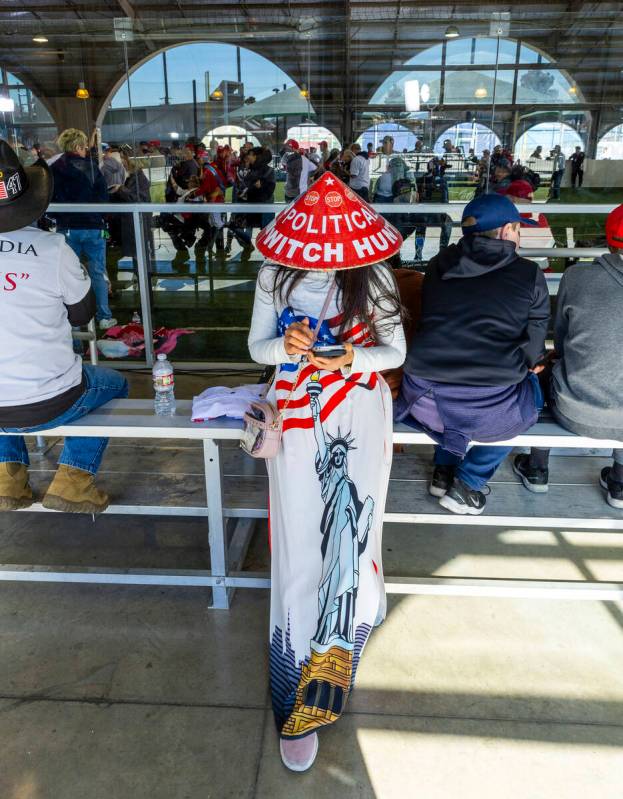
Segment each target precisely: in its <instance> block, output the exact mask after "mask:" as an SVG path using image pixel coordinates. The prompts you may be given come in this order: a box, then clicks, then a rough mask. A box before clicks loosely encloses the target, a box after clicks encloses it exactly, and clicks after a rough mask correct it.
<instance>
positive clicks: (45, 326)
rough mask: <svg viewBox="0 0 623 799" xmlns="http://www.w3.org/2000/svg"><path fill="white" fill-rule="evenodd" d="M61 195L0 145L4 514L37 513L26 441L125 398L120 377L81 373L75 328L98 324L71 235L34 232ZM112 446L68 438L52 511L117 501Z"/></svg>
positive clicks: (46, 173) (48, 503) (38, 168)
mask: <svg viewBox="0 0 623 799" xmlns="http://www.w3.org/2000/svg"><path fill="white" fill-rule="evenodd" d="M51 195H52V175H51V173H50V170H49V169H48V167H47V165H46V163H45V161H38V162H37V163H36V164H35V165H33V166H32V167H27V168H23V167H22V166H21V165H20V163H19V160H18V158H17V156H16V155H15V153H14V152H13V151H12V150H11V148H10V147H9V145H8V144H7V143H6V142H4V141H1V140H0V339H1V340H2V347H0V433H5V434H6V433H8V434H10V435H0V510H16V509H18V508H27V507H29V506H30V505H32V503H33V501H34V499H33V493H32V489H31V488H30V485H29V481H28V451H27V449H26V444H25V441H24V438H23V436H22V435H21V433H24V432H33V431H39V430H46V429H50V428H54V427H59V426H61V425H64V424H68V423H69V422H72V421H74V420H76V419H79V418H80V417H82V416H85V415H86V414H87V413H88V412H89V411H91V410H94V409H95V408H98V407H99V406H100V405H103V404H104V403H105V402H108V400H111V399H115V398H116V397H126V396H127V392H128V386H127V383H126V381H125V378H123V377H122V376H121V375H120V374H118V373H117V372H113V371H112V370H111V369H102V368H98V367H94V366H86V365H84V366H83V364H82V359H81V358H80V356H79V355H76V354H75V353H74V351H73V347H72V336H71V327H72V325H84V324H87V322H89V320H90V319H92V318H93V315H94V313H95V298H94V295H93V291H92V289H91V281H90V280H89V277H88V275H87V274H86V272H85V271H84V269H83V268H82V266H81V264H80V261H79V260H78V258H77V256H76V255H75V253H74V252H73V251H72V249H71V248H70V247H69V246H68V244H67V243H66V241H65V239H64V237H63V236H61V235H59V234H57V233H47V232H45V231H42V230H39V229H38V228H36V227H32V225H33V224H34V223H35V222H36V220H37V219H38V218H39V217H40V216H42V214H43V213H44V212H45V210H46V208H47V206H48V203H49V202H50V197H51ZM106 444H107V439H106V438H76V437H69V438H66V439H65V446H64V447H63V451H62V453H61V456H60V459H59V468H58V471H57V472H56V475H55V477H54V480H53V481H52V484H51V485H50V487H49V488H48V490H47V493H46V495H45V497H44V499H43V505H44V507H46V508H50V509H52V510H60V511H65V512H66V513H99V512H101V511H103V510H104V509H105V508H106V507H107V505H108V497H107V496H106V494H104V493H103V492H102V491H99V490H98V489H97V488H96V487H95V485H94V476H95V473H96V472H97V469H98V467H99V464H100V462H101V460H102V455H103V454H104V450H105V449H106Z"/></svg>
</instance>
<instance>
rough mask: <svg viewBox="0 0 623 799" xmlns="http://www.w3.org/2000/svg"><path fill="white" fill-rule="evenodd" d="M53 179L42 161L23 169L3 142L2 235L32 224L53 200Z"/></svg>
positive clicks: (0, 157)
mask: <svg viewBox="0 0 623 799" xmlns="http://www.w3.org/2000/svg"><path fill="white" fill-rule="evenodd" d="M53 189H54V180H53V178H52V173H51V172H50V169H49V167H48V165H47V164H46V162H45V161H44V160H43V159H42V158H40V159H39V160H38V161H36V162H35V163H34V164H33V165H32V166H27V167H23V166H22V165H21V164H20V162H19V158H18V157H17V155H16V154H15V151H14V150H13V149H12V147H11V146H10V145H9V144H7V142H5V141H4V140H3V139H0V233H8V232H9V231H11V230H19V229H20V228H23V227H27V226H28V225H32V223H33V222H36V221H37V219H39V217H40V216H42V215H43V214H44V213H45V210H46V208H47V207H48V205H49V204H50V200H51V199H52V191H53Z"/></svg>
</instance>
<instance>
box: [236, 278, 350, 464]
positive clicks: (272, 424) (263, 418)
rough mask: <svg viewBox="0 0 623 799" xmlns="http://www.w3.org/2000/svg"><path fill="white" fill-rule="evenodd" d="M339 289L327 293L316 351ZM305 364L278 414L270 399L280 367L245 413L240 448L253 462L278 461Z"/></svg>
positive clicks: (301, 363)
mask: <svg viewBox="0 0 623 799" xmlns="http://www.w3.org/2000/svg"><path fill="white" fill-rule="evenodd" d="M335 289H336V285H335V282H333V283H332V284H331V288H330V289H329V291H328V293H327V297H326V299H325V301H324V305H323V306H322V310H321V311H320V316H319V317H318V322H317V324H316V327H315V328H314V337H313V341H312V347H313V346H314V344H315V343H316V339H317V338H318V335H319V333H320V327H321V325H322V323H323V322H324V320H325V317H326V315H327V311H328V310H329V305H330V303H331V300H332V299H333V295H334V293H335ZM303 363H304V359H303V358H302V359H301V361H300V363H299V365H298V369H297V371H296V380H295V381H294V383H293V384H292V388H291V389H290V393H289V395H288V397H287V399H286V401H285V402H284V403H283V407H282V409H281V410H277V407H276V406H275V405H273V404H272V402H269V401H268V400H267V399H266V396H267V394H268V392H269V391H270V387H271V386H272V384H273V382H274V381H275V380H276V376H277V371H278V368H279V367H277V368H276V369H275V374H274V375H273V378H272V380H271V381H270V383H269V384H268V385H267V386H266V391H265V392H264V396H263V397H260V398H259V399H258V400H255V401H254V402H252V403H251V404H250V406H249V410H248V411H247V412H246V413H245V415H244V428H243V431H242V437H241V439H240V446H241V448H242V449H243V450H244V451H245V452H246V453H247V455H250V456H251V457H252V458H265V459H269V458H274V457H276V455H277V453H278V452H279V448H280V446H281V437H282V435H283V417H284V414H285V412H286V411H287V410H288V405H289V404H290V400H291V399H292V397H293V396H294V393H295V391H296V389H297V388H298V387H299V383H300V380H301V366H302V365H303Z"/></svg>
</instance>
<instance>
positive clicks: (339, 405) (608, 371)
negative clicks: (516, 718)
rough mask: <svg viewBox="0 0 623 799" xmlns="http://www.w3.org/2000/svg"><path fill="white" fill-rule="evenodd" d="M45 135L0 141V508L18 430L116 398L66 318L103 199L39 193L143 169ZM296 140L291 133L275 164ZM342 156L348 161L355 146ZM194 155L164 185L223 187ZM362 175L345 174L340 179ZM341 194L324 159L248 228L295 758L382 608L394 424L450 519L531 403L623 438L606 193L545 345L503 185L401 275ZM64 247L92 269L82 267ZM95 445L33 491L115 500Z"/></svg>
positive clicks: (95, 302)
mask: <svg viewBox="0 0 623 799" xmlns="http://www.w3.org/2000/svg"><path fill="white" fill-rule="evenodd" d="M61 142H62V146H63V150H64V151H63V154H62V155H61V156H60V157H59V158H58V159H56V160H55V162H54V163H53V164H52V166H51V167H50V166H48V165H47V164H46V163H45V161H43V160H41V159H40V160H38V161H37V162H36V163H35V164H33V165H32V166H29V167H24V166H23V165H22V164H20V162H19V160H18V158H17V156H16V154H15V152H14V151H13V150H12V149H11V148H10V147H9V146H8V145H7V144H6V142H4V141H0V173H1V176H2V177H1V182H0V188H1V190H2V192H1V195H2V196H1V197H0V284H1V285H2V291H0V333H1V335H2V341H3V347H2V348H1V349H0V431H1V432H2V433H3V434H4V435H1V436H0V510H2V511H10V510H16V509H21V508H27V507H30V506H31V505H32V503H33V502H34V495H33V491H32V488H31V485H30V480H29V472H28V464H29V461H28V451H27V448H26V444H25V440H24V434H25V433H34V432H40V431H45V430H49V429H53V428H57V427H59V426H61V425H65V424H67V423H69V422H72V421H75V420H78V419H80V418H82V417H84V416H86V415H87V414H88V413H89V412H91V411H92V410H94V409H96V408H98V407H99V406H101V405H103V404H105V403H106V402H108V401H109V400H111V399H114V398H121V397H125V396H127V393H128V385H127V382H126V380H125V379H124V378H123V377H122V376H121V375H120V374H119V373H117V372H115V371H112V370H110V369H104V368H101V367H93V366H90V365H87V364H84V363H83V362H82V358H81V357H80V356H79V355H77V354H76V353H75V352H74V350H73V347H72V325H82V324H85V323H86V322H87V321H89V320H90V319H91V318H92V317H93V315H94V314H96V313H97V314H98V315H99V316H100V324H101V321H102V320H106V319H108V317H107V316H106V313H107V309H106V307H105V306H104V305H103V303H104V299H103V295H102V294H101V292H102V283H101V282H98V280H99V277H100V272H99V271H98V269H94V268H93V266H92V265H93V263H97V264H101V258H102V246H101V244H100V241H101V240H102V238H103V237H102V230H103V227H102V224H103V221H102V217H101V214H99V213H93V214H92V215H89V218H88V224H86V225H85V222H84V219H81V220H80V221H79V220H78V215H77V214H76V215H73V214H72V213H71V211H68V212H67V213H66V214H62V215H58V216H57V224H58V227H59V231H60V232H59V233H52V232H48V231H45V230H41V229H40V228H38V227H36V222H37V220H39V219H40V218H41V217H42V216H43V215H44V214H45V212H46V208H47V206H48V204H49V202H50V200H52V199H53V198H55V197H56V198H58V197H63V198H65V199H67V198H68V197H70V196H71V197H74V195H75V194H79V193H81V192H83V193H84V197H85V199H84V202H85V203H88V202H93V201H95V200H96V198H103V197H105V196H106V195H107V193H108V192H109V191H113V193H117V192H119V191H124V190H125V189H124V187H126V183H127V180H128V179H130V180H131V181H132V179H134V181H135V183H136V186H138V187H139V188H138V189H137V191H140V185H141V183H140V180H137V178H136V173H135V172H130V171H129V166H128V164H127V163H126V161H124V158H123V153H122V152H120V153H119V158H117V156H116V155H114V153H111V154H110V155H109V156H108V157H109V158H111V159H112V160H111V163H110V164H106V163H105V164H104V168H103V170H100V169H99V166H98V164H97V161H96V159H95V156H93V155H91V154H90V153H89V149H88V147H89V143H88V142H87V141H86V137H85V136H84V134H81V133H80V132H79V131H65V133H64V134H63V136H62V137H61ZM295 144H296V142H290V143H289V144H288V148H289V151H288V157H287V159H286V168H287V164H288V162H289V161H291V160H293V159H292V155H291V154H292V153H297V152H298V150H297V148H296V146H295ZM253 149H257V150H259V152H255V153H254V152H253ZM253 149H251V150H249V153H248V157H247V160H246V162H245V163H246V167H245V168H247V169H248V170H249V172H248V174H247V175H246V177H245V176H244V175H243V176H240V175H239V174H238V175H237V178H236V179H237V180H238V183H237V188H236V191H237V192H238V193H242V192H246V193H247V195H248V193H249V192H251V190H252V189H253V190H255V191H257V192H262V191H264V192H270V191H272V190H274V184H273V185H272V189H271V182H270V170H271V169H272V167H269V166H268V161H267V160H266V158H267V156H266V155H265V154H264V153H263V150H262V148H253ZM350 152H351V154H352V156H351V158H350V161H351V162H352V161H353V160H355V159H357V158H358V157H362V156H360V150H353V149H351V150H350ZM105 161H106V159H105ZM191 161H194V159H191V158H184V159H183V160H182V162H181V164H182V165H184V164H185V166H183V168H182V167H181V168H180V169H179V170H178V171H177V172H176V175H177V177H175V178H174V181H175V185H172V187H171V188H172V189H173V190H174V191H175V192H176V195H177V192H178V191H182V192H184V191H189V190H190V191H194V192H195V193H198V196H200V197H207V198H208V201H214V198H215V197H219V196H222V192H223V189H222V187H221V185H220V183H219V181H220V180H221V179H222V176H224V175H226V172H227V169H226V166H225V164H224V163H222V164H221V166H219V165H218V164H217V166H214V167H213V166H212V164H210V165H209V168H208V169H207V171H203V172H202V171H198V170H197V169H196V168H195V166H193V164H192V163H191ZM121 165H123V166H124V172H121V169H120V168H119V167H120V166H121ZM204 167H205V164H204ZM298 168H299V167H298V166H297V170H298ZM213 170H214V171H213ZM216 170H218V173H217V174H215V172H216ZM126 171H127V172H128V173H129V174H128V175H127V176H126V177H125V180H123V182H122V179H123V178H124V175H125V173H126ZM240 171H241V170H240V169H239V172H240ZM302 173H303V169H302V167H301V168H300V170H299V179H300V175H301V174H302ZM292 174H293V175H294V170H293V171H292ZM362 174H363V171H362V170H361V168H358V169H357V170H356V171H355V175H354V176H356V177H357V178H358V179H359V180H362V178H361V175H362ZM351 177H352V175H351ZM57 180H58V186H56V182H57ZM293 180H294V178H293ZM184 181H186V182H187V186H191V188H190V189H188V188H183V187H182V183H183V182H184ZM87 187H89V190H90V191H91V192H92V194H91V195H88V196H87ZM176 187H177V188H176ZM357 188H358V187H357V186H351V189H349V188H348V187H347V186H344V185H343V184H342V183H341V182H339V181H336V180H335V179H333V176H332V174H331V171H330V170H326V171H325V172H324V173H323V175H322V176H320V177H319V178H318V180H317V181H316V183H315V184H314V185H313V186H312V187H311V188H310V189H309V190H307V192H303V193H300V196H299V197H298V199H297V200H296V203H295V205H294V206H293V208H291V209H290V211H289V213H288V214H284V215H282V216H281V217H280V219H279V220H278V221H277V223H276V225H275V229H273V230H272V233H273V235H272V236H271V237H270V244H269V243H268V242H267V241H266V240H265V238H264V237H260V239H262V240H261V241H260V240H258V242H257V245H258V248H260V251H261V252H262V254H263V255H265V256H267V262H266V263H265V265H264V266H263V267H262V268H261V270H260V272H259V275H258V278H257V286H256V294H255V302H254V308H253V316H252V322H251V329H250V333H249V350H250V353H251V356H252V358H253V359H254V360H255V361H256V362H257V363H258V364H262V365H266V366H270V367H274V368H275V380H274V381H273V382H272V384H271V385H270V387H269V391H268V394H267V396H266V402H268V403H271V406H272V407H273V409H274V411H275V414H276V418H277V419H280V422H279V424H280V425H281V426H280V427H279V430H280V439H279V446H278V449H277V451H276V452H275V453H273V457H272V458H271V459H269V460H268V462H267V464H268V473H269V486H270V509H271V513H270V515H271V519H270V521H271V525H270V527H271V545H272V590H271V621H270V671H271V694H272V702H273V710H274V714H275V721H276V724H277V728H278V731H279V736H280V750H281V757H282V759H283V762H284V764H285V765H286V766H287V767H288V768H290V769H292V770H293V771H305V770H306V769H308V768H309V767H311V765H312V764H313V762H314V760H315V758H316V754H317V751H318V731H319V730H320V729H321V728H322V727H324V726H326V725H328V724H333V723H335V722H336V721H337V720H338V719H339V718H340V716H341V715H342V713H343V711H344V708H345V705H346V702H347V699H348V696H349V694H350V692H351V690H352V688H353V684H354V679H355V673H356V669H357V664H358V662H359V658H360V656H361V655H362V651H363V647H364V645H365V643H366V641H367V639H368V637H369V635H370V634H371V632H372V630H373V628H374V627H375V626H378V625H379V624H380V623H382V621H383V619H384V617H385V613H386V599H385V588H384V578H383V565H382V545H381V544H382V526H383V514H384V505H385V498H386V496H387V488H388V481H389V475H390V468H391V461H392V428H393V422H394V420H397V421H402V422H405V423H407V424H409V425H411V426H413V427H415V428H416V429H418V430H423V431H424V432H426V433H427V434H428V435H429V436H430V437H431V438H432V439H433V440H434V441H435V442H436V446H435V450H434V460H433V464H432V470H431V478H430V482H429V485H428V490H429V492H430V494H431V495H432V496H433V497H435V498H437V499H438V500H439V503H440V505H441V506H442V507H443V508H444V509H446V510H447V511H449V512H452V513H456V514H461V515H465V514H469V515H478V514H481V513H482V512H483V511H484V509H485V506H486V502H487V499H486V486H487V483H488V482H489V481H490V480H491V479H492V477H493V475H494V474H495V472H496V470H497V469H498V467H499V466H500V464H501V462H502V461H503V460H504V459H505V458H506V457H507V456H508V455H509V453H510V448H508V447H500V446H497V445H495V442H499V441H505V440H509V439H512V438H513V437H514V436H516V435H518V434H520V433H523V432H525V431H526V430H528V429H529V428H530V427H531V426H532V425H533V424H534V423H535V421H536V420H537V418H538V414H539V411H540V410H541V408H542V407H543V402H544V399H546V401H547V403H548V406H549V408H550V410H551V412H552V414H553V415H554V418H555V419H556V421H557V422H558V423H559V424H560V425H561V426H562V427H564V428H566V429H568V430H570V431H572V432H574V433H577V434H580V435H586V436H589V437H591V438H593V439H601V440H604V439H606V440H609V441H622V442H623V416H622V414H621V393H622V391H623V371H622V370H621V359H620V350H619V344H620V340H621V339H620V336H621V334H622V333H623V330H622V322H621V318H622V317H621V315H620V313H619V311H620V307H621V303H622V302H623V206H620V207H618V208H617V209H615V210H614V211H613V212H612V213H611V214H610V215H609V216H608V219H607V222H606V227H605V235H606V239H607V242H608V248H609V251H608V253H607V254H606V255H604V256H602V257H600V258H597V259H596V260H595V262H594V263H593V264H592V265H588V266H587V265H576V266H573V267H570V268H569V269H568V270H567V271H566V272H565V274H564V275H563V277H562V280H561V284H560V290H559V294H558V301H557V308H556V315H555V319H554V345H555V349H554V351H553V352H552V353H550V354H548V353H546V349H545V338H546V333H547V329H548V324H549V317H550V303H549V295H548V290H547V286H546V283H545V278H544V276H543V274H542V271H541V269H540V268H539V267H538V265H537V264H536V263H534V262H533V261H530V260H528V259H526V258H523V257H520V256H519V255H518V253H517V246H518V243H519V230H520V226H521V225H528V224H530V223H531V222H532V220H527V219H525V218H522V216H521V215H520V214H519V211H518V209H517V207H516V205H515V204H514V203H513V202H511V200H510V199H509V198H508V197H505V196H502V195H501V194H499V193H489V194H482V195H481V196H479V197H477V198H475V199H474V200H472V201H471V202H470V203H469V204H467V206H466V207H465V209H464V211H463V214H462V220H461V229H462V238H461V240H460V241H459V242H458V243H457V244H452V245H449V246H448V247H446V248H445V249H443V250H442V251H441V252H440V253H439V254H438V255H436V256H435V257H433V258H432V259H431V260H430V262H429V264H428V267H427V269H426V273H425V274H424V275H422V274H421V273H419V272H416V271H414V270H404V271H406V274H407V278H408V279H407V280H405V275H404V272H403V273H402V274H401V273H394V271H393V270H392V269H391V268H390V266H389V265H388V263H387V258H388V257H391V256H392V255H395V254H396V252H397V251H398V250H399V249H400V246H401V243H402V242H401V240H400V236H398V235H397V233H396V232H395V230H394V229H392V228H391V227H390V226H389V224H388V223H387V222H386V220H384V219H383V218H382V217H381V216H379V214H377V213H376V212H373V210H372V209H370V208H369V206H367V205H366V204H365V203H364V202H363V197H362V192H361V188H362V187H359V189H360V190H359V192H357ZM130 190H131V189H130ZM177 196H182V195H177ZM252 196H253V194H252ZM321 200H322V201H321ZM72 201H75V200H72ZM254 213H255V212H254ZM295 218H296V220H297V221H296V224H297V225H299V227H300V225H301V224H305V226H306V231H307V233H308V240H307V243H306V245H305V247H304V248H303V244H302V242H298V241H294V243H293V241H292V239H290V238H288V236H287V230H286V227H285V226H286V225H287V224H290V225H291V226H292V229H294V225H295V222H294V219H295ZM323 220H324V222H323ZM329 220H330V221H331V223H332V224H331V225H328V224H327V223H328V221H329ZM260 222H261V220H259V221H258V224H259V223H260ZM245 224H247V225H248V224H249V217H246V219H245ZM215 227H216V229H217V230H220V229H221V228H219V227H218V225H216V226H215ZM279 227H281V228H282V230H280V229H279ZM241 230H242V228H241ZM284 231H285V232H284ZM61 233H62V234H64V235H61ZM202 235H203V234H202ZM282 239H283V241H284V242H286V243H287V242H290V244H289V246H283V245H282V244H281V243H280V242H281V240H282ZM295 245H299V246H298V248H297V247H296V246H295ZM375 248H376V249H375ZM79 255H86V257H87V259H88V261H89V263H90V264H91V269H90V273H91V278H90V277H89V274H87V272H86V271H85V270H84V269H83V267H82V266H81V263H80V260H79ZM406 284H408V286H409V290H405V285H406ZM98 292H100V293H99V294H98ZM407 326H409V327H410V331H409V332H408V333H407V334H405V329H406V328H407ZM317 345H318V346H317ZM327 347H329V348H330V351H329V352H327V349H326V348H327ZM392 389H393V393H394V399H395V403H393V404H392V393H391V390H392ZM258 421H260V422H261V421H262V420H261V419H260V420H258ZM474 441H476V442H478V444H477V445H476V446H471V445H472V443H473V442H474ZM106 445H107V439H106V438H104V437H72V436H69V437H66V438H65V441H64V446H63V449H62V452H61V455H60V459H59V466H58V470H57V472H56V473H55V475H54V477H53V479H52V482H51V483H50V485H49V487H48V488H47V490H46V492H45V495H44V496H43V500H42V502H43V505H44V507H46V508H49V509H53V510H59V511H64V512H68V513H99V512H102V511H103V510H105V509H106V508H107V507H108V504H109V501H110V500H109V497H108V496H107V495H106V493H105V492H103V491H102V490H101V489H99V488H98V487H97V486H96V485H95V476H96V473H97V471H98V468H99V465H100V463H101V460H102V456H103V453H104V450H105V448H106ZM548 458H549V452H548V451H547V450H537V449H535V450H532V452H531V453H530V454H526V455H518V456H517V457H515V459H514V461H513V468H514V471H515V473H516V475H517V476H518V478H519V480H520V481H521V483H522V484H523V486H525V488H526V489H528V490H529V491H531V492H535V493H544V492H545V491H547V488H548V483H549V471H548V463H549V461H548ZM599 482H600V484H601V486H602V487H603V489H604V492H605V497H606V500H607V502H608V504H609V505H610V506H611V507H612V508H614V509H618V510H623V449H617V450H615V451H614V454H613V462H612V464H611V465H609V466H605V467H604V468H603V470H602V471H601V474H600V475H599Z"/></svg>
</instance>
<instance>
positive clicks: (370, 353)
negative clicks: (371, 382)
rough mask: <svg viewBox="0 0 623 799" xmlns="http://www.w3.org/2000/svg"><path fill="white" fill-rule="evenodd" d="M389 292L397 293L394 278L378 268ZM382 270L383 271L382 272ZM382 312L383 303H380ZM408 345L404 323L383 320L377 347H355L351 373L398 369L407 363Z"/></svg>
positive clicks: (398, 320) (378, 333) (395, 319)
mask: <svg viewBox="0 0 623 799" xmlns="http://www.w3.org/2000/svg"><path fill="white" fill-rule="evenodd" d="M377 269H379V271H380V272H381V277H382V278H383V281H384V282H385V283H386V286H387V289H388V290H389V291H392V292H393V291H395V290H396V289H395V284H394V280H393V276H392V275H391V274H390V273H389V272H388V271H387V269H386V268H384V267H377ZM381 270H382V271H381ZM379 307H380V309H381V310H384V309H386V306H385V308H384V304H383V301H382V300H381V301H380V302H379ZM406 355H407V344H406V341H405V333H404V330H403V327H402V322H401V321H400V318H399V317H393V318H392V317H390V318H388V319H383V320H382V321H381V322H380V323H379V326H378V330H377V344H376V346H375V347H355V357H354V358H353V363H352V366H351V372H363V373H366V372H384V371H385V370H386V369H397V368H398V367H399V366H402V364H403V363H404V361H405V358H406Z"/></svg>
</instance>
